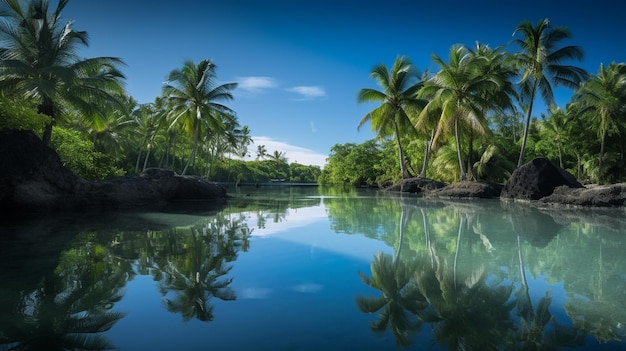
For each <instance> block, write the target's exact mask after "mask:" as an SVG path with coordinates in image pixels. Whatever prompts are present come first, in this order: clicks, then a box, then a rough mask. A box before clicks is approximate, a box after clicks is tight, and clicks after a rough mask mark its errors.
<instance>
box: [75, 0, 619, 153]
mask: <svg viewBox="0 0 626 351" xmlns="http://www.w3.org/2000/svg"><path fill="white" fill-rule="evenodd" d="M625 14H626V5H625V4H622V3H621V2H615V3H612V4H610V3H609V2H601V1H596V2H592V1H579V0H573V1H550V0H541V1H536V0H529V1H523V2H519V1H508V0H501V1H484V0H483V1H481V0H476V1H452V0H450V1H419V0H386V1H369V0H360V1H356V0H353V1H348V0H332V1H325V0H318V1H297V0H264V1H252V0H245V1H240V0H229V1H213V0H208V1H201V0H178V1H167V2H160V1H147V0H107V1H87V0H73V1H70V2H69V4H68V6H67V7H66V9H65V11H64V13H63V17H64V19H65V20H73V21H74V24H73V25H74V28H75V29H77V30H85V31H87V32H88V33H89V38H90V42H89V43H90V45H89V47H88V48H86V49H84V50H81V54H82V56H84V57H94V56H116V57H120V58H122V59H123V60H124V61H125V63H126V64H127V66H126V67H123V72H124V74H125V75H126V78H127V79H126V88H127V91H128V93H129V94H130V95H131V96H133V97H134V98H135V99H136V100H138V101H139V102H141V103H144V102H152V101H153V100H154V98H155V97H157V96H159V95H160V94H161V88H162V85H163V82H164V80H165V77H166V75H167V73H168V72H169V71H171V70H172V69H176V68H179V67H181V66H182V64H183V62H184V61H185V60H193V61H195V62H198V61H200V60H202V59H205V58H206V59H212V60H213V62H214V63H215V64H216V65H217V75H218V78H219V80H220V81H222V82H224V83H225V82H238V83H239V84H240V86H239V88H238V89H237V90H236V91H235V94H234V95H235V98H234V100H233V101H231V102H228V103H227V104H228V106H230V107H231V108H232V109H233V110H235V111H236V112H237V115H238V118H239V122H240V124H241V125H248V126H249V127H250V129H251V132H252V135H253V137H254V139H255V144H254V145H252V146H251V148H250V150H251V154H252V155H253V156H254V152H255V150H256V147H257V145H266V147H267V149H268V151H270V152H273V151H274V150H278V151H281V152H286V156H287V158H288V159H289V162H296V161H297V162H299V163H303V164H318V165H321V164H323V162H324V159H325V157H326V156H327V155H328V153H329V152H330V148H331V147H332V146H333V145H335V144H338V143H341V144H342V143H348V142H354V143H361V142H363V141H365V140H368V139H371V138H373V137H374V134H373V133H372V132H371V131H370V128H369V125H368V126H365V127H363V128H362V129H361V130H360V131H357V128H356V126H357V124H358V122H359V121H360V119H361V118H362V117H363V115H365V113H367V112H368V111H369V110H371V109H373V108H374V107H375V105H370V104H358V103H357V102H356V95H357V92H358V91H359V89H361V88H364V87H376V84H375V82H374V81H373V80H372V79H371V78H370V77H369V72H370V71H371V69H372V67H373V66H374V65H376V64H378V63H385V64H387V65H388V66H391V65H392V64H393V61H394V60H395V58H396V57H397V56H400V55H406V56H408V57H409V58H410V59H411V60H412V61H413V63H414V64H415V65H416V66H417V67H418V68H419V69H420V70H421V71H423V70H425V69H429V70H431V71H436V68H437V67H436V66H434V65H433V63H432V59H431V57H432V56H431V55H432V54H433V53H434V54H437V55H439V56H441V57H444V58H445V57H447V54H448V51H449V49H450V46H451V45H453V44H465V45H468V46H472V45H474V43H475V42H476V41H479V42H481V43H484V44H488V45H490V46H491V47H496V46H500V45H504V46H508V43H509V41H510V40H511V39H512V34H513V30H514V29H515V27H516V25H517V24H518V23H519V22H520V21H522V20H525V19H527V20H530V21H531V22H533V23H536V22H537V21H538V20H540V19H542V18H546V17H547V18H549V19H550V22H551V24H552V25H554V26H565V27H568V28H569V29H570V30H571V31H572V34H573V38H572V39H571V40H569V41H566V42H564V44H571V45H579V46H581V47H582V48H583V49H584V51H585V54H586V55H585V60H584V61H583V62H582V63H580V64H579V65H580V66H582V67H583V68H585V69H587V71H589V72H590V73H596V72H597V71H598V67H599V65H600V63H604V64H608V63H610V62H612V61H616V62H623V61H625V60H626V45H625V44H626V25H625V24H624V23H625V21H624V20H625V19H626V15H625ZM510 49H511V50H513V48H512V47H511V48H510ZM570 96H571V92H569V91H566V90H558V91H557V98H558V100H557V102H558V103H559V104H560V105H561V106H562V107H564V105H565V103H566V102H567V101H569V98H570ZM543 108H544V107H543V105H540V109H535V113H534V114H535V115H536V116H540V115H541V113H542V112H544V111H543V110H542V109H543Z"/></svg>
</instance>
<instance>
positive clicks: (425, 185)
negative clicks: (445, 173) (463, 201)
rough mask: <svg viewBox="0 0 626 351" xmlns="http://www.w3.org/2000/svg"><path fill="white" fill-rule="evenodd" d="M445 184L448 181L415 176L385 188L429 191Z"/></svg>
mask: <svg viewBox="0 0 626 351" xmlns="http://www.w3.org/2000/svg"><path fill="white" fill-rule="evenodd" d="M445 186H446V183H443V182H440V181H437V180H433V179H428V178H422V177H415V178H408V179H403V180H402V181H401V182H400V183H398V184H394V185H392V186H389V187H387V188H385V190H386V191H401V192H403V193H422V192H428V191H431V190H434V189H440V188H443V187H445Z"/></svg>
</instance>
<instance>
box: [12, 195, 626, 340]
mask: <svg viewBox="0 0 626 351" xmlns="http://www.w3.org/2000/svg"><path fill="white" fill-rule="evenodd" d="M231 194H232V198H231V199H230V200H229V202H228V204H227V205H226V206H224V207H220V208H214V207H210V206H205V205H203V204H196V205H195V206H193V209H191V208H185V207H180V206H179V207H177V208H176V209H175V210H174V209H172V210H168V211H163V212H159V213H154V212H150V213H148V212H134V213H131V212H125V213H121V212H117V213H97V214H71V215H63V216H61V215H56V216H50V217H36V218H35V217H31V218H28V217H27V218H21V219H11V220H8V219H3V221H2V224H1V225H0V233H1V235H0V316H2V318H0V350H12V349H24V350H63V349H67V350H70V349H85V350H96V349H109V348H117V349H120V350H207V349H212V350H393V349H410V350H461V349H465V350H535V349H536V350H565V349H568V350H572V349H575V350H623V349H626V341H625V337H626V306H625V303H626V255H624V252H625V251H626V250H625V249H626V247H625V245H624V237H625V235H626V220H624V217H625V216H624V215H625V213H624V211H623V209H621V210H606V209H604V210H591V209H586V210H574V209H569V210H561V211H557V210H555V209H538V208H534V207H531V206H527V205H523V204H514V203H504V202H502V203H501V202H500V201H498V200H472V201H442V200H425V199H420V198H416V197H412V196H406V195H404V196H402V195H400V194H385V193H380V192H374V191H365V190H358V191H357V190H354V189H349V190H346V189H343V190H339V189H325V188H317V187H267V188H264V187H262V188H239V189H237V190H234V189H233V190H232V191H231Z"/></svg>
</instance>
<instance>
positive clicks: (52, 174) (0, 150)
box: [0, 130, 227, 212]
mask: <svg viewBox="0 0 626 351" xmlns="http://www.w3.org/2000/svg"><path fill="white" fill-rule="evenodd" d="M226 196H227V195H226V190H225V189H224V188H223V187H222V186H220V185H218V184H215V183H212V182H209V181H206V180H204V179H201V178H199V177H193V176H179V175H176V174H175V173H174V172H172V171H169V170H162V169H148V170H146V171H145V172H143V173H142V174H140V175H139V176H134V177H117V178H112V179H108V180H104V181H96V182H90V181H87V180H85V179H82V178H80V177H78V176H76V175H74V174H73V173H72V172H71V171H69V170H68V169H67V168H65V167H64V166H63V164H62V162H61V160H60V158H59V156H58V155H57V154H56V152H55V151H54V150H52V149H51V148H49V147H48V146H46V145H44V144H43V143H42V142H41V140H40V139H39V138H38V137H37V136H36V135H35V134H34V133H32V132H27V131H10V130H9V131H0V209H1V210H2V211H3V212H27V211H36V212H40V211H59V210H101V209H118V208H137V207H162V206H165V205H167V204H169V203H172V202H180V201H190V200H210V201H213V202H215V201H221V200H224V199H225V198H226Z"/></svg>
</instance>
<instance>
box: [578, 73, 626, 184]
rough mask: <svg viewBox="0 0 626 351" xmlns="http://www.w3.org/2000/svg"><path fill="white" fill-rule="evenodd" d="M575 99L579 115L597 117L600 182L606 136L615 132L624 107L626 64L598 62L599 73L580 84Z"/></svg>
mask: <svg viewBox="0 0 626 351" xmlns="http://www.w3.org/2000/svg"><path fill="white" fill-rule="evenodd" d="M574 101H575V104H578V105H579V106H580V113H581V114H588V115H589V116H591V118H592V119H597V126H598V127H597V131H598V136H599V137H600V154H599V156H598V176H599V177H600V179H599V181H602V170H603V169H602V166H603V161H604V146H605V140H606V137H607V136H608V135H610V134H612V133H614V132H617V131H618V128H619V124H620V123H623V118H624V111H625V110H626V65H625V64H623V63H619V64H618V63H614V62H613V63H611V64H609V66H608V67H606V68H604V65H602V64H601V65H600V71H599V72H598V74H595V75H593V76H592V77H590V78H589V80H587V81H586V82H585V83H584V84H583V85H582V87H581V88H580V90H579V91H578V92H577V93H576V95H575V96H574Z"/></svg>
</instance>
